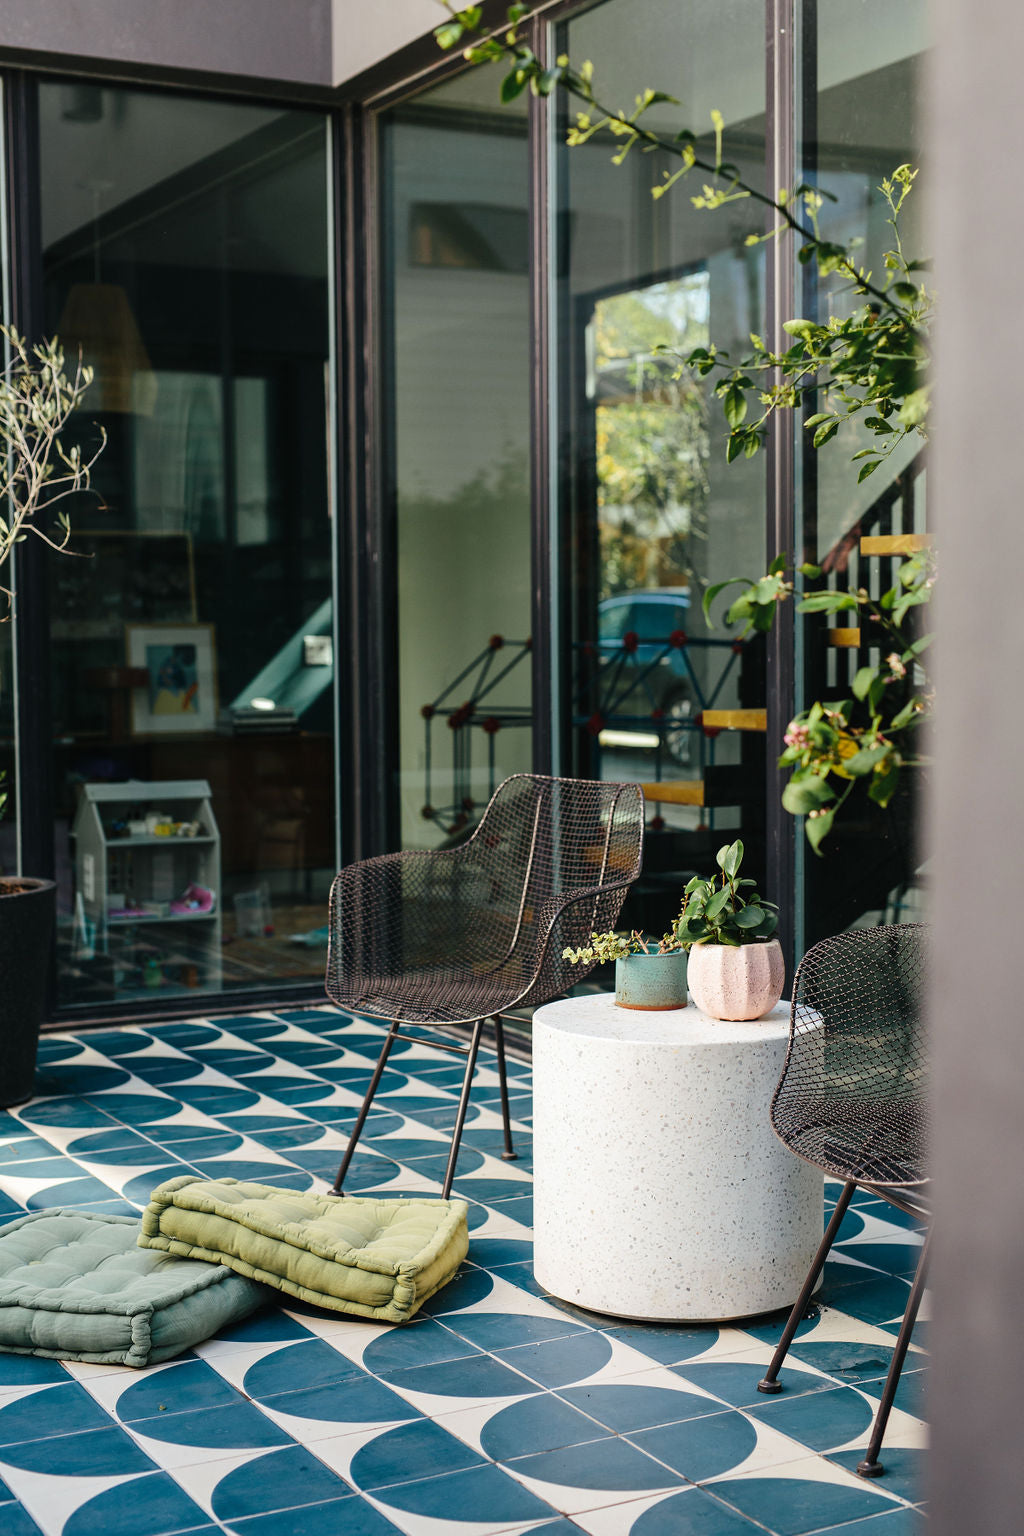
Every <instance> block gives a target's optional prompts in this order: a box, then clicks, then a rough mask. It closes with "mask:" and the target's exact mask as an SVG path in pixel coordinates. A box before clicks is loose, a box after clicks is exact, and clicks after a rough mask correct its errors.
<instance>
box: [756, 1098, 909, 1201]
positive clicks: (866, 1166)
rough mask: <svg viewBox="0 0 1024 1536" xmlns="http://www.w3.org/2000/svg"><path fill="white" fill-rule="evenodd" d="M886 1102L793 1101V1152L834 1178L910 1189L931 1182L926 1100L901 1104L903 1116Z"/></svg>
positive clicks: (788, 1135) (789, 1137)
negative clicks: (891, 1113) (895, 1113)
mask: <svg viewBox="0 0 1024 1536" xmlns="http://www.w3.org/2000/svg"><path fill="white" fill-rule="evenodd" d="M885 1111H886V1106H885V1105H878V1106H875V1107H874V1109H872V1106H870V1105H867V1106H863V1107H862V1106H859V1105H851V1104H845V1103H836V1102H834V1101H830V1100H828V1099H818V1100H814V1099H811V1098H809V1097H808V1098H807V1099H801V1100H800V1101H797V1100H796V1098H794V1100H793V1101H791V1105H790V1114H791V1119H790V1123H789V1125H788V1126H787V1130H786V1135H785V1136H784V1137H783V1140H784V1141H785V1143H786V1145H787V1146H788V1147H789V1149H790V1151H791V1152H795V1153H796V1154H797V1156H798V1157H802V1158H803V1159H804V1161H805V1162H808V1163H813V1164H814V1165H815V1166H816V1167H818V1168H821V1169H822V1170H823V1171H824V1172H825V1173H827V1174H828V1175H829V1176H830V1177H831V1178H834V1179H842V1180H843V1181H844V1182H845V1181H846V1180H847V1179H853V1180H854V1181H855V1182H856V1183H858V1184H865V1185H869V1186H874V1187H875V1188H876V1189H878V1191H879V1193H881V1190H882V1186H887V1187H888V1186H891V1187H892V1188H894V1189H907V1188H909V1187H911V1186H913V1185H923V1184H925V1183H926V1182H927V1178H928V1174H927V1170H926V1164H925V1158H926V1143H925V1131H926V1117H925V1109H924V1105H923V1104H905V1105H902V1106H901V1109H900V1115H899V1118H898V1119H896V1118H894V1117H890V1116H887V1114H886V1112H885Z"/></svg>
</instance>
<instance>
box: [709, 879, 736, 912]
mask: <svg viewBox="0 0 1024 1536" xmlns="http://www.w3.org/2000/svg"><path fill="white" fill-rule="evenodd" d="M731 899H732V892H731V891H730V889H729V887H728V886H727V885H723V886H722V889H721V890H720V891H716V892H715V894H714V895H713V896H712V898H711V900H710V901H709V902H708V904H707V906H706V907H705V908H704V916H705V917H707V918H709V919H710V918H715V917H717V916H718V915H719V913H720V912H721V911H722V909H723V907H726V906H728V904H729V902H730V901H731Z"/></svg>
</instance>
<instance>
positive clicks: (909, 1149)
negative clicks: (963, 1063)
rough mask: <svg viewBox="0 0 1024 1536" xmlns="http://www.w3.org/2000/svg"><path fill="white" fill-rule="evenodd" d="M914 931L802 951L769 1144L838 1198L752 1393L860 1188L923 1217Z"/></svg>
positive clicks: (901, 1345)
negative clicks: (836, 1184) (835, 1186)
mask: <svg viewBox="0 0 1024 1536" xmlns="http://www.w3.org/2000/svg"><path fill="white" fill-rule="evenodd" d="M929 946H930V938H929V930H928V928H927V926H926V925H924V924H921V923H906V924H893V925H889V926H886V927H879V928H864V929H854V930H853V931H851V932H849V933H843V934H839V935H837V937H835V938H832V939H823V940H822V941H821V942H820V943H818V944H815V945H814V946H813V948H811V949H809V950H808V951H807V954H806V955H805V956H804V958H803V961H802V962H801V964H800V966H799V969H798V970H797V973H796V977H795V979H794V982H793V1003H792V1008H791V1011H790V1028H789V1045H788V1049H787V1052H786V1061H785V1064H784V1066H783V1069H782V1075H781V1076H780V1078H779V1082H778V1085H777V1087H776V1089H775V1093H774V1096H773V1098H772V1104H771V1123H772V1127H773V1129H774V1131H775V1133H776V1135H777V1136H779V1138H780V1139H781V1140H782V1141H783V1142H784V1143H785V1144H786V1146H787V1147H789V1149H790V1150H791V1151H792V1152H794V1153H796V1155H797V1156H798V1157H801V1158H803V1159H804V1161H805V1162H808V1163H811V1164H813V1165H814V1166H815V1167H817V1168H820V1169H822V1170H823V1172H824V1173H826V1174H827V1175H828V1176H830V1177H831V1178H834V1179H841V1180H842V1181H843V1189H842V1193H841V1194H840V1196H839V1199H838V1200H837V1202H836V1207H835V1210H834V1211H833V1213H832V1217H831V1220H830V1221H829V1224H828V1227H827V1228H826V1230H825V1235H824V1237H823V1238H822V1241H821V1245H820V1247H819V1248H818V1251H817V1253H816V1254H815V1256H814V1259H813V1261H812V1264H811V1268H810V1271H809V1273H808V1275H807V1278H806V1280H805V1281H804V1285H803V1289H802V1290H801V1292H800V1295H799V1296H798V1297H797V1300H796V1302H795V1304H794V1306H793V1310H792V1312H791V1313H790V1315H789V1320H788V1321H787V1323H786V1326H785V1329H784V1330H783V1334H782V1338H781V1339H780V1341H779V1344H778V1347H777V1349H776V1351H775V1354H774V1355H773V1357H772V1361H771V1364H770V1366H769V1367H768V1371H767V1373H766V1374H765V1376H764V1379H763V1380H762V1381H760V1382H758V1390H759V1391H761V1392H779V1391H781V1390H782V1386H781V1383H780V1382H779V1380H778V1374H779V1371H780V1369H781V1367H782V1363H783V1361H784V1359H785V1357H786V1353H787V1351H788V1349H789V1346H790V1344H791V1343H792V1342H793V1338H794V1337H795V1334H796V1330H797V1327H798V1325H799V1323H800V1320H801V1318H802V1317H803V1316H804V1314H805V1312H806V1309H807V1303H808V1301H809V1300H810V1297H811V1293H812V1292H813V1290H814V1286H815V1284H816V1283H817V1280H818V1276H819V1275H820V1273H821V1270H822V1268H823V1267H824V1264H825V1260H826V1258H827V1257H828V1254H829V1251H830V1249H831V1247H832V1244H833V1242H834V1241H835V1238H836V1234H837V1233H838V1231H839V1228H840V1226H841V1225H842V1221H843V1217H844V1216H845V1214H846V1211H847V1208H848V1207H849V1204H850V1201H851V1199H852V1198H853V1195H854V1192H855V1191H856V1190H857V1188H858V1187H859V1188H862V1189H866V1190H869V1191H871V1192H872V1193H873V1194H875V1195H878V1196H879V1197H880V1198H882V1199H885V1200H888V1201H890V1202H891V1204H893V1205H895V1206H897V1207H898V1208H899V1209H900V1210H902V1211H906V1212H908V1213H910V1214H911V1215H914V1216H917V1217H920V1218H922V1219H924V1218H926V1217H927V1215H928V1211H929V1187H928V1161H927V1151H928V1141H927V1131H928V1116H927V1054H926V1048H925V1038H924V1028H923V1021H922V1013H923V1008H922V1001H923V992H924V985H925V982H926V978H927V969H928V962H929V957H930V947H929ZM927 1262H928V1239H927V1238H926V1240H925V1243H924V1246H923V1248H922V1250H921V1255H920V1258H919V1260H918V1266H917V1273H916V1276H915V1278H914V1283H913V1286H912V1288H911V1291H910V1295H909V1298H908V1301H907V1307H906V1311H905V1312H904V1315H903V1322H902V1324H901V1326H900V1332H899V1337H898V1339H897V1341H896V1347H895V1349H894V1350H893V1355H892V1361H891V1363H890V1366H889V1373H888V1376H887V1377H886V1382H885V1387H884V1390H883V1393H882V1399H881V1402H880V1404H879V1407H878V1412H877V1414H876V1416H875V1422H874V1426H873V1429H872V1432H871V1436H870V1440H869V1444H868V1448H867V1451H866V1452H865V1455H864V1458H863V1460H862V1461H861V1462H860V1463H859V1465H858V1467H857V1471H858V1472H859V1473H860V1474H861V1476H862V1477H878V1476H879V1475H880V1474H881V1473H882V1472H883V1471H884V1468H883V1467H882V1465H881V1463H880V1462H879V1460H878V1453H879V1450H880V1449H881V1445H882V1439H883V1436H884V1434H885V1427H886V1424H887V1422H888V1418H889V1413H890V1411H891V1408H892V1403H893V1399H894V1397H895V1394H896V1387H897V1385H898V1384H899V1378H900V1372H901V1371H902V1368H903V1362H904V1359H905V1358H906V1353H907V1348H908V1346H909V1343H910V1335H911V1332H912V1330H913V1327H914V1323H915V1321H916V1318H917V1313H918V1310H919V1308H920V1304H921V1297H922V1294H923V1291H924V1283H925V1276H926V1272H927Z"/></svg>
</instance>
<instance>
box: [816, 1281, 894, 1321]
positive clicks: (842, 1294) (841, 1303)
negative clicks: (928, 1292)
mask: <svg viewBox="0 0 1024 1536" xmlns="http://www.w3.org/2000/svg"><path fill="white" fill-rule="evenodd" d="M832 1295H833V1296H834V1298H835V1299H834V1300H833V1301H831V1302H830V1300H829V1290H828V1287H827V1286H822V1289H821V1292H820V1293H819V1295H818V1297H817V1298H816V1299H817V1300H818V1301H820V1302H822V1303H823V1304H824V1305H826V1306H828V1305H832V1306H834V1307H836V1308H837V1309H838V1311H840V1312H845V1313H846V1314H847V1316H848V1317H856V1318H858V1319H859V1320H860V1321H861V1322H862V1323H887V1322H894V1323H895V1324H896V1326H897V1328H898V1327H899V1323H900V1321H901V1319H902V1317H903V1313H904V1312H905V1311H906V1306H907V1301H908V1299H909V1297H910V1286H909V1285H908V1284H907V1282H906V1281H905V1280H894V1279H890V1278H889V1277H887V1276H879V1277H878V1278H877V1279H874V1280H862V1281H859V1282H858V1283H856V1284H853V1285H843V1286H841V1287H840V1288H839V1289H838V1290H834V1291H833V1292H832Z"/></svg>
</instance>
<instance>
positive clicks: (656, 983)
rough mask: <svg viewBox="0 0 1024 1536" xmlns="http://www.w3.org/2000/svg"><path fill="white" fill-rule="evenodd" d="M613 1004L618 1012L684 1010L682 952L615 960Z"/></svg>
mask: <svg viewBox="0 0 1024 1536" xmlns="http://www.w3.org/2000/svg"><path fill="white" fill-rule="evenodd" d="M615 1001H616V1003H617V1004H618V1006H619V1007H620V1008H651V1009H653V1008H685V1007H686V951H685V949H679V950H673V951H672V952H671V953H669V954H667V955H657V954H639V955H627V956H626V958H625V960H616V962H615Z"/></svg>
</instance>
